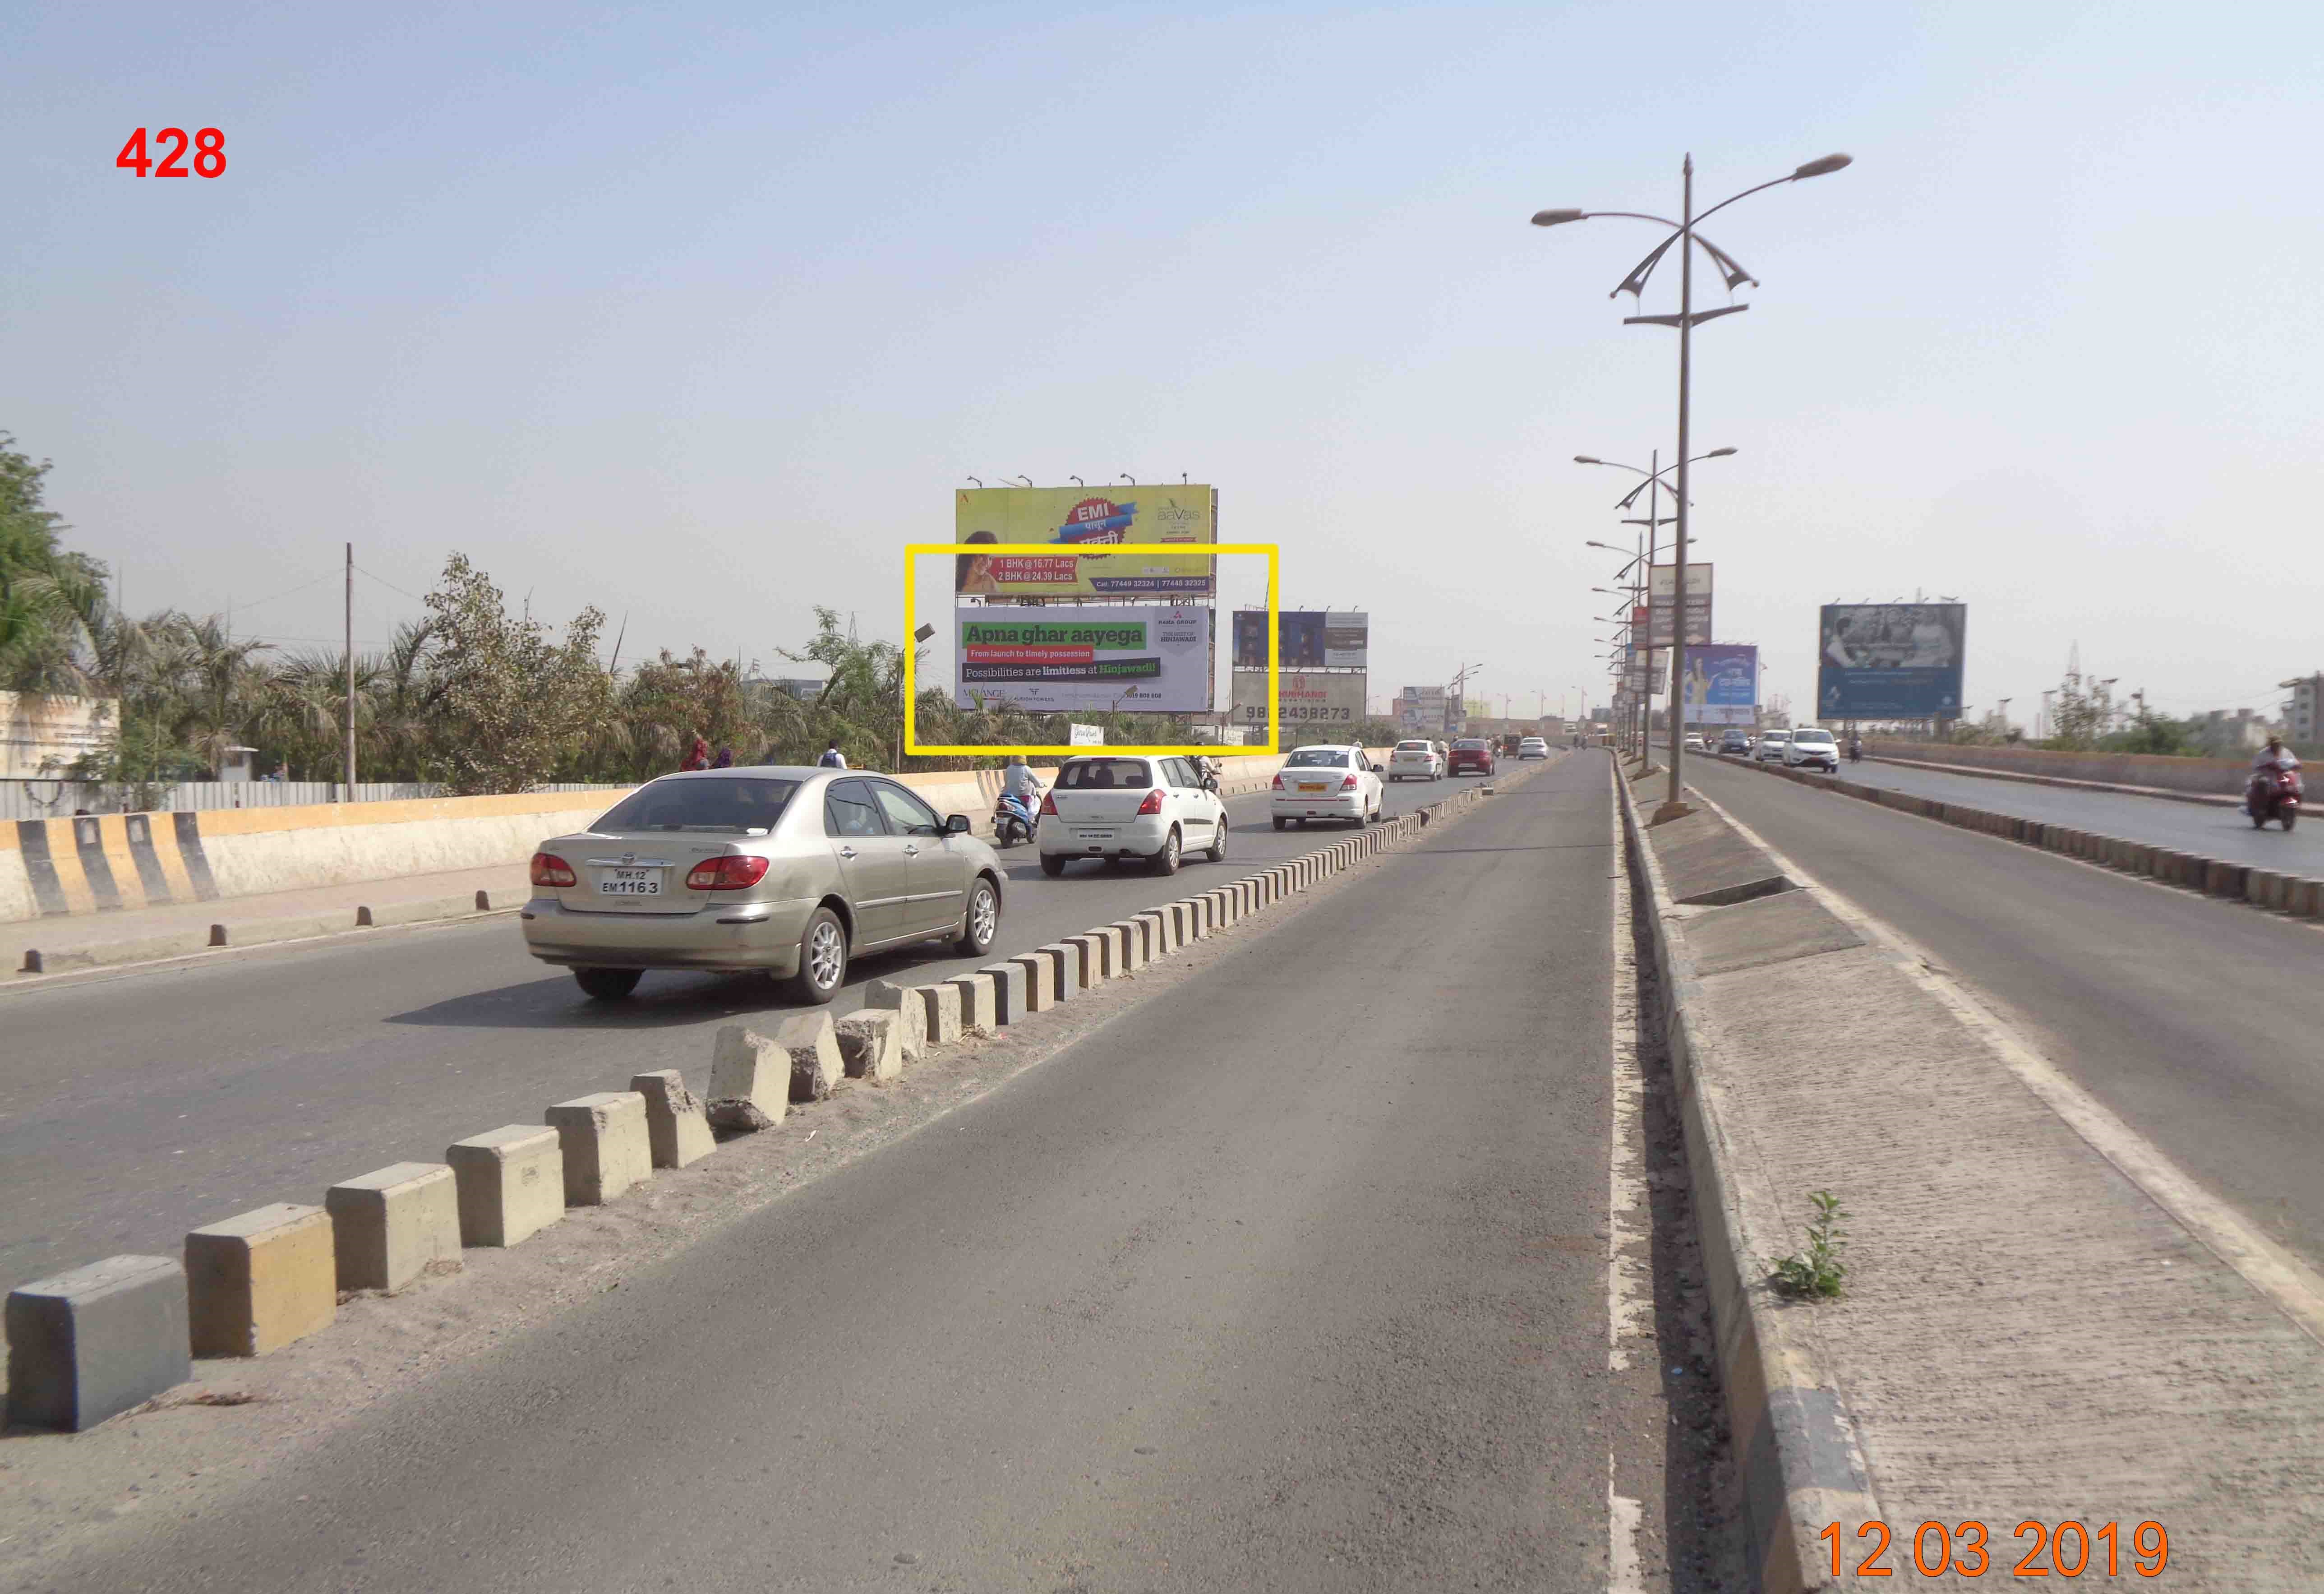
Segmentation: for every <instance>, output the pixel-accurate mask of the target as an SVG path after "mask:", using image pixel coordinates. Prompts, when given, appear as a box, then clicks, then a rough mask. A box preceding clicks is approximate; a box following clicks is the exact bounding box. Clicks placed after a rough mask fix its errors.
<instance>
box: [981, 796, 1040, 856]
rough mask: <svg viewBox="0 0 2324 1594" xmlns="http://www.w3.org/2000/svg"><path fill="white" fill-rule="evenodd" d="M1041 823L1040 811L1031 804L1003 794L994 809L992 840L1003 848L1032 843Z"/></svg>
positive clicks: (1019, 798) (1020, 798)
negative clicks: (1021, 843) (1027, 842)
mask: <svg viewBox="0 0 2324 1594" xmlns="http://www.w3.org/2000/svg"><path fill="white" fill-rule="evenodd" d="M1040 823H1041V815H1040V811H1038V810H1037V809H1036V808H1035V807H1034V806H1033V804H1032V803H1031V802H1028V800H1026V799H1025V798H1022V797H1015V796H1011V795H1010V793H1008V792H1002V793H1001V801H1000V802H997V803H995V804H994V805H993V809H992V839H993V840H994V841H995V842H996V843H998V844H999V845H1001V846H1002V847H1015V846H1017V845H1018V844H1019V843H1020V842H1025V841H1030V840H1031V839H1033V832H1034V831H1035V830H1036V829H1039V827H1040Z"/></svg>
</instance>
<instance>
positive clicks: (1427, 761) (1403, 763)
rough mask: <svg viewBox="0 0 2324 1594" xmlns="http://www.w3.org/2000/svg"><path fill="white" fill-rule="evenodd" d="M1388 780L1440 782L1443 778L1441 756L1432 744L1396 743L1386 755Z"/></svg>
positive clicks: (1418, 742) (1415, 742)
mask: <svg viewBox="0 0 2324 1594" xmlns="http://www.w3.org/2000/svg"><path fill="white" fill-rule="evenodd" d="M1443 778H1444V758H1443V755H1442V754H1440V753H1438V752H1437V751H1436V744H1435V743H1434V742H1420V741H1413V742H1398V743H1397V745H1396V746H1395V748H1394V750H1392V751H1391V752H1390V753H1389V754H1388V779H1389V780H1391V781H1402V780H1415V781H1441V780H1443Z"/></svg>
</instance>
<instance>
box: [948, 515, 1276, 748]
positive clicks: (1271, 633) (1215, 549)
mask: <svg viewBox="0 0 2324 1594" xmlns="http://www.w3.org/2000/svg"><path fill="white" fill-rule="evenodd" d="M960 551H961V545H960V544H959V543H958V542H912V543H908V544H906V546H905V548H904V751H905V752H907V753H909V754H914V755H918V756H921V757H932V758H1008V757H1012V756H1022V757H1026V758H1032V757H1036V756H1038V757H1045V758H1046V757H1051V756H1056V757H1064V758H1080V757H1086V756H1088V755H1090V754H1092V753H1093V752H1096V751H1103V752H1107V753H1144V754H1149V755H1158V756H1173V757H1184V756H1185V755H1188V754H1191V753H1207V754H1218V755H1222V756H1234V755H1242V756H1246V757H1249V756H1252V755H1260V754H1271V753H1278V752H1281V751H1282V746H1281V740H1282V735H1283V732H1282V727H1281V725H1280V723H1279V711H1280V706H1279V705H1278V703H1277V700H1276V688H1277V675H1278V673H1279V672H1278V669H1277V664H1278V662H1279V661H1278V659H1277V653H1278V651H1279V649H1280V646H1281V643H1280V639H1279V638H1278V637H1277V635H1276V631H1277V627H1276V614H1277V597H1276V590H1277V589H1276V575H1277V560H1278V557H1279V556H1280V553H1281V551H1282V544H1280V543H1277V542H1212V543H1207V544H1205V545H1203V549H1202V552H1203V554H1204V555H1205V556H1208V555H1211V554H1228V553H1248V554H1253V555H1257V556H1260V557H1263V558H1265V559H1266V561H1267V746H1263V747H1251V746H1243V745H1241V744H1240V743H1229V744H1227V745H1225V746H1208V745H1197V746H1177V747H1118V746H1111V745H1109V746H1105V747H1103V748H1102V749H1096V748H1090V747H1076V746H1071V745H1070V744H1068V745H1066V746H1023V747H1008V746H993V747H980V746H949V745H940V744H936V743H924V742H922V741H921V740H920V739H919V719H918V706H919V695H920V689H919V644H918V642H917V641H915V640H914V633H916V632H918V630H919V628H920V627H919V618H918V583H917V582H915V581H914V580H913V579H912V572H913V566H912V561H914V560H917V559H923V558H928V557H932V556H934V555H936V554H943V555H945V557H947V558H954V557H957V556H958V555H959V553H960ZM977 551H978V552H980V553H990V554H994V555H1002V556H1005V555H1010V554H1025V555H1028V556H1029V555H1042V556H1047V557H1050V558H1054V557H1056V554H1057V551H1058V549H1057V545H1056V544H1055V543H1050V542H988V543H982V544H980V545H979V546H978V549H977ZM1091 551H1092V552H1101V551H1102V552H1103V553H1106V554H1108V555H1120V554H1151V555H1164V554H1169V555H1179V556H1183V555H1185V552H1186V551H1187V548H1186V544H1185V543H1184V542H1109V543H1105V544H1103V545H1102V547H1100V548H1093V549H1092V550H1091ZM1214 667H1215V666H1214ZM1211 690H1212V693H1213V700H1215V698H1216V694H1217V691H1218V680H1217V677H1216V676H1213V678H1212V681H1211ZM1214 711H1215V710H1214Z"/></svg>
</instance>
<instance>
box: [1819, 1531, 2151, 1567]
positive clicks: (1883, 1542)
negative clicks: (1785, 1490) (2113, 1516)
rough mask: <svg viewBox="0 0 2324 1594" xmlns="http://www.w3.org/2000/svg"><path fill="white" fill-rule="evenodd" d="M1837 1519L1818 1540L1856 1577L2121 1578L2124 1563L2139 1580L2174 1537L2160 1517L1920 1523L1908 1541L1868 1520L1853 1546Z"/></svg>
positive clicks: (1833, 1562)
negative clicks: (1994, 1525) (2128, 1524)
mask: <svg viewBox="0 0 2324 1594" xmlns="http://www.w3.org/2000/svg"><path fill="white" fill-rule="evenodd" d="M1844 1534H1845V1530H1844V1529H1843V1528H1842V1527H1841V1526H1840V1524H1839V1523H1836V1522H1835V1523H1833V1524H1831V1525H1830V1526H1828V1527H1826V1528H1824V1529H1823V1530H1822V1531H1821V1533H1819V1534H1816V1537H1817V1538H1818V1539H1820V1540H1821V1541H1822V1542H1823V1543H1825V1544H1826V1545H1827V1546H1829V1547H1830V1549H1831V1572H1832V1575H1833V1576H1834V1577H1838V1576H1840V1567H1841V1562H1842V1560H1843V1559H1846V1560H1850V1561H1853V1562H1855V1563H1856V1564H1855V1565H1854V1567H1852V1568H1851V1569H1849V1570H1851V1571H1854V1572H1855V1574H1856V1575H1857V1576H1858V1577H1859V1578H1893V1577H1895V1576H1896V1575H1898V1573H1899V1571H1903V1572H1904V1573H1905V1574H1906V1575H1910V1574H1912V1573H1914V1572H1917V1573H1919V1574H1920V1575H1921V1576H1923V1577H1924V1578H1934V1577H1942V1576H1943V1575H1944V1574H1945V1573H1947V1572H1950V1573H1952V1574H1953V1575H1954V1576H1956V1577H1964V1578H1981V1577H1983V1576H1984V1575H1985V1574H1986V1573H1987V1572H1988V1571H1990V1572H1992V1573H1993V1574H1994V1575H1995V1576H1996V1577H2005V1578H2052V1577H2055V1578H2079V1577H2080V1576H2082V1575H2083V1574H2084V1573H2086V1572H2087V1573H2088V1574H2089V1575H2090V1576H2092V1577H2100V1578H2118V1577H2120V1576H2122V1575H2123V1573H2124V1571H2125V1570H2126V1569H2127V1570H2128V1571H2131V1572H2133V1573H2135V1575H2137V1576H2139V1577H2142V1578H2154V1577H2161V1576H2162V1575H2163V1568H2164V1567H2166V1566H2168V1565H2170V1564H2171V1535H2170V1534H2168V1533H2167V1532H2165V1531H2164V1530H2163V1524H2161V1523H2159V1522H2142V1523H2140V1524H2138V1525H2137V1526H2136V1527H2134V1528H2131V1529H2130V1530H2128V1531H2127V1532H2125V1531H2124V1529H2123V1526H2122V1524H2120V1523H2115V1522H2101V1523H2099V1524H2097V1525H2095V1526H2093V1525H2091V1524H2089V1523H2086V1522H2076V1521H2073V1520H2071V1519H2069V1520H2067V1521H2064V1522H2060V1523H2056V1524H2052V1523H2046V1522H2033V1521H2030V1520H2029V1521H2025V1522H2021V1523H2019V1524H2017V1525H2016V1527H2015V1529H2013V1530H2012V1531H2011V1532H2010V1534H2008V1536H2007V1537H2006V1538H2004V1537H2003V1536H2002V1535H2001V1534H1997V1533H1995V1532H1994V1531H1992V1530H1990V1529H1988V1528H1987V1526H1986V1524H1984V1523H1982V1522H1957V1523H1953V1524H1950V1525H1949V1524H1945V1523H1941V1522H1934V1521H1932V1522H1924V1523H1922V1524H1920V1525H1919V1526H1918V1527H1915V1528H1914V1530H1913V1532H1912V1534H1911V1537H1910V1540H1909V1547H1908V1543H1907V1541H1905V1540H1904V1537H1903V1535H1900V1534H1891V1533H1890V1532H1889V1530H1888V1524H1886V1523H1885V1522H1877V1521H1875V1522H1867V1523H1864V1524H1861V1525H1859V1526H1858V1528H1857V1530H1856V1538H1857V1540H1858V1543H1856V1544H1854V1545H1852V1546H1850V1545H1846V1544H1844V1543H1843V1542H1842V1540H1843V1536H1844Z"/></svg>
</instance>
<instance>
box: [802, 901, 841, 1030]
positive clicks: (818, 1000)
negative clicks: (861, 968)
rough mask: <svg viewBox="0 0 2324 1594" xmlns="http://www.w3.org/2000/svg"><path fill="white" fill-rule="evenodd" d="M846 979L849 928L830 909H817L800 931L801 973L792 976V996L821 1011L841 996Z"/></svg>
mask: <svg viewBox="0 0 2324 1594" xmlns="http://www.w3.org/2000/svg"><path fill="white" fill-rule="evenodd" d="M846 978H847V926H846V925H844V924H842V923H841V922H839V915H838V914H836V913H833V912H832V911H831V910H830V909H829V908H817V909H816V911H815V912H814V913H813V914H811V915H810V916H809V917H808V919H807V928H806V929H805V930H803V931H799V960H798V973H797V974H794V975H793V976H791V978H790V994H791V996H793V997H795V998H796V999H797V1000H798V1001H800V1002H802V1003H804V1004H805V1005H807V1006H809V1007H820V1006H823V1005H824V1004H825V1003H826V1002H828V1001H830V1000H831V999H832V998H833V997H834V996H837V995H839V987H840V986H841V985H842V984H844V982H845V980H846Z"/></svg>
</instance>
